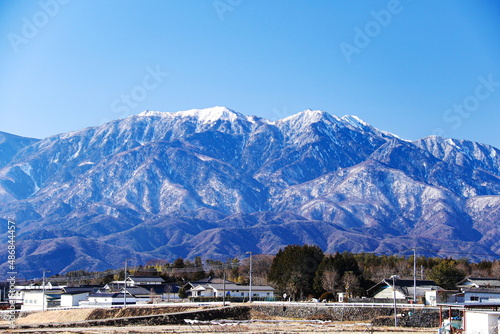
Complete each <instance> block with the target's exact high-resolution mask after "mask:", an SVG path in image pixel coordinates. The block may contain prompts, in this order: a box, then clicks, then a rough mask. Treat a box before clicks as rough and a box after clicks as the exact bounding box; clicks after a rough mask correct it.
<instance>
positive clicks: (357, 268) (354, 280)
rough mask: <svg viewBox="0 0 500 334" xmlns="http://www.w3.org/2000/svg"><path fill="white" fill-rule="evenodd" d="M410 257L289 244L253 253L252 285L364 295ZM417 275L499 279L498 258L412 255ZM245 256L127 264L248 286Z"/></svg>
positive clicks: (90, 278) (96, 278) (409, 268)
mask: <svg viewBox="0 0 500 334" xmlns="http://www.w3.org/2000/svg"><path fill="white" fill-rule="evenodd" d="M413 263H414V261H413V256H409V257H405V256H397V255H390V256H387V255H376V254H371V253H360V254H354V253H350V252H343V253H336V254H324V253H323V251H322V250H321V249H320V248H319V247H317V246H310V245H304V246H298V245H291V246H287V247H285V248H284V249H282V250H280V251H279V252H278V253H277V254H276V255H275V256H272V255H253V256H252V283H253V284H254V285H272V286H273V287H274V288H275V289H276V293H277V294H278V295H280V296H281V295H283V294H285V293H286V295H287V297H290V298H292V299H294V300H302V299H305V298H308V297H310V296H317V297H319V296H320V295H321V294H323V293H325V292H329V293H337V292H346V293H348V294H349V295H351V296H363V295H365V294H366V290H367V289H369V288H370V287H371V286H373V285H374V284H376V283H378V282H380V281H381V280H382V279H384V278H389V277H390V276H392V275H398V276H400V277H401V278H412V277H413V268H414V265H413ZM416 264H417V271H418V272H417V274H418V278H419V279H431V280H434V281H435V282H436V283H437V284H438V285H440V286H442V287H443V288H446V289H453V288H454V286H455V283H456V282H458V281H460V280H461V279H463V278H464V277H466V276H472V277H494V278H500V261H481V262H478V263H474V262H470V261H469V260H467V259H452V258H438V257H424V256H421V257H417V259H416ZM249 273H250V265H249V258H248V257H246V258H244V259H238V258H230V259H227V260H226V261H219V260H211V259H208V260H205V261H203V260H202V259H201V258H200V257H196V258H195V259H194V260H188V259H183V258H178V259H176V260H175V261H173V262H168V261H165V260H155V261H150V262H148V263H146V264H145V265H144V266H138V267H132V268H129V274H131V275H158V276H161V277H162V278H163V279H164V280H165V281H166V282H177V283H179V284H182V283H184V282H187V281H196V280H200V279H202V278H206V277H217V278H222V277H225V278H226V279H228V280H231V281H234V282H237V283H241V284H248V278H249ZM123 276H124V272H123V270H115V271H107V272H102V273H88V272H85V271H81V270H79V271H75V272H70V273H67V274H65V275H63V276H59V277H60V279H61V280H65V279H66V280H68V281H70V280H76V282H77V283H78V284H105V283H108V282H110V281H113V280H120V279H123Z"/></svg>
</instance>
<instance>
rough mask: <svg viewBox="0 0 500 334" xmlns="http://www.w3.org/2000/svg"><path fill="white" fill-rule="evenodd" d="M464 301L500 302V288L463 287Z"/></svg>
mask: <svg viewBox="0 0 500 334" xmlns="http://www.w3.org/2000/svg"><path fill="white" fill-rule="evenodd" d="M462 293H463V302H464V303H492V302H493V303H500V289H495V288H494V289H487V288H472V289H462Z"/></svg>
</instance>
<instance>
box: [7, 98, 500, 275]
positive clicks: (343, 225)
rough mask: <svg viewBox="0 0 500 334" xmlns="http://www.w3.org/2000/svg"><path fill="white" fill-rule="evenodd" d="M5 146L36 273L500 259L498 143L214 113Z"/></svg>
mask: <svg viewBox="0 0 500 334" xmlns="http://www.w3.org/2000/svg"><path fill="white" fill-rule="evenodd" d="M1 135H2V133H0V139H1ZM4 136H5V135H4ZM9 138H11V139H10V140H11V141H14V140H13V139H12V138H16V137H9ZM19 141H20V139H19V138H17V142H19ZM1 145H2V143H1V141H0V161H5V163H4V165H3V166H2V165H0V203H1V204H2V206H1V208H0V217H2V218H3V219H4V220H5V219H7V218H8V219H15V220H16V221H17V222H18V226H19V229H18V238H19V247H20V248H21V249H22V251H20V254H22V256H21V257H20V258H19V264H20V266H21V267H22V268H23V271H24V272H25V273H26V275H36V273H39V272H40V269H39V268H41V267H40V265H42V264H43V265H44V266H49V267H50V266H52V267H53V269H54V270H56V271H57V270H58V271H61V270H62V271H68V270H73V269H74V270H76V269H93V270H102V269H108V268H110V267H117V266H119V265H120V264H121V263H122V262H123V260H124V259H125V258H133V259H134V261H136V262H137V263H138V264H139V262H141V261H142V262H144V261H147V260H150V259H154V258H158V257H161V258H168V259H173V258H175V257H178V256H183V257H194V256H198V255H201V256H203V257H214V258H223V257H229V256H242V254H244V253H245V252H246V251H252V252H255V253H262V252H265V253H273V252H276V251H277V250H278V249H279V248H280V247H284V246H286V244H287V243H313V244H318V245H320V246H321V247H322V248H323V250H324V251H329V252H333V251H338V250H340V251H342V250H351V251H372V252H385V251H387V252H398V251H401V250H402V249H407V248H408V247H410V246H411V247H416V246H417V245H425V247H426V249H427V251H428V252H430V253H429V254H431V253H432V254H441V255H444V254H446V253H447V252H452V251H454V252H457V251H458V252H463V253H464V254H470V257H471V258H480V256H479V255H478V254H484V256H486V257H490V258H491V257H496V256H498V254H500V242H498V241H497V240H499V239H500V238H499V236H500V231H499V229H498V228H497V227H496V221H497V218H498V217H500V151H499V150H498V149H496V148H494V147H492V146H489V145H486V144H480V143H475V142H471V141H466V140H456V139H446V138H441V137H436V136H430V137H425V138H422V139H419V140H416V141H408V140H403V139H400V138H399V137H397V136H396V135H393V134H390V133H387V132H384V131H381V130H378V129H376V128H374V127H373V126H371V125H370V124H368V123H366V122H364V121H362V120H361V119H359V118H357V117H356V116H349V115H347V116H342V117H337V116H334V115H331V114H329V113H327V112H324V111H319V110H310V109H309V110H306V111H303V112H301V113H299V114H295V115H291V116H289V117H285V118H283V119H281V120H277V121H268V120H265V119H263V118H260V117H256V116H245V115H242V114H240V113H237V112H235V111H233V110H231V109H229V108H225V107H214V108H208V109H191V110H188V111H180V112H176V113H163V112H153V111H146V112H143V113H140V114H139V115H135V116H130V117H128V118H126V119H121V120H115V121H111V122H109V123H106V124H103V125H101V126H98V127H92V128H87V129H83V130H79V131H74V132H70V133H66V134H60V135H56V136H52V137H48V138H45V139H42V140H27V141H24V142H23V144H17V146H15V147H16V149H15V150H10V151H9V152H10V153H8V154H7V153H2V152H4V151H2V150H1V147H2V146H1ZM2 159H3V160H2ZM481 208H482V209H481ZM484 210H487V212H484ZM0 232H2V233H5V232H6V230H5V229H4V228H2V229H0ZM30 244H37V245H39V246H38V247H37V248H36V252H35V250H34V248H33V247H32V246H28V245H30ZM90 245H93V247H94V249H93V250H92V249H90V248H92V247H91V246H90ZM105 245H109V246H110V247H111V248H112V249H114V251H115V253H116V254H112V255H110V254H101V253H102V252H105V248H106V247H105ZM123 245H127V247H129V249H127V248H123ZM61 247H62V248H64V247H66V248H64V249H67V250H68V251H67V252H66V255H64V252H59V251H57V250H58V249H60V248H61ZM113 247H114V248H113ZM411 247H410V248H411ZM111 248H110V249H111ZM26 249H31V250H32V251H34V252H35V253H36V254H37V256H36V257H33V256H32V255H31V254H28V252H27V251H25V250H26ZM124 249H125V250H127V251H125V250H124ZM95 250H99V252H101V253H99V252H96V251H95ZM4 252H5V251H4ZM1 253H2V252H1V251H0V254H1ZM54 254H58V255H57V256H58V258H57V261H56V262H58V265H57V266H55V265H50V261H49V260H48V259H50V257H51V256H55V255H54ZM127 256H128V257H127ZM96 263H97V264H96ZM77 266H81V267H82V268H77ZM0 268H2V267H1V266H0ZM58 268H59V269H58Z"/></svg>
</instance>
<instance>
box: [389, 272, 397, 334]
mask: <svg viewBox="0 0 500 334" xmlns="http://www.w3.org/2000/svg"><path fill="white" fill-rule="evenodd" d="M390 278H392V291H393V297H394V327H398V310H397V307H396V279H399V276H398V275H392V276H391V277H390Z"/></svg>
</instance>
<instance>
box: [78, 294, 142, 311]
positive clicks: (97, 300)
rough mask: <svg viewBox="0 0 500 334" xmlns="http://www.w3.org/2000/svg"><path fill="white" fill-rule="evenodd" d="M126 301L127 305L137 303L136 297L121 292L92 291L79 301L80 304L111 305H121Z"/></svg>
mask: <svg viewBox="0 0 500 334" xmlns="http://www.w3.org/2000/svg"><path fill="white" fill-rule="evenodd" d="M125 302H126V304H127V305H135V304H136V303H137V299H136V298H135V297H134V296H132V295H130V294H128V293H127V294H125V296H124V294H123V293H118V292H116V293H101V292H97V293H92V294H90V295H89V296H88V297H87V299H86V300H82V301H80V302H79V305H80V306H96V307H97V306H99V307H106V306H113V305H123V304H124V303H125Z"/></svg>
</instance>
